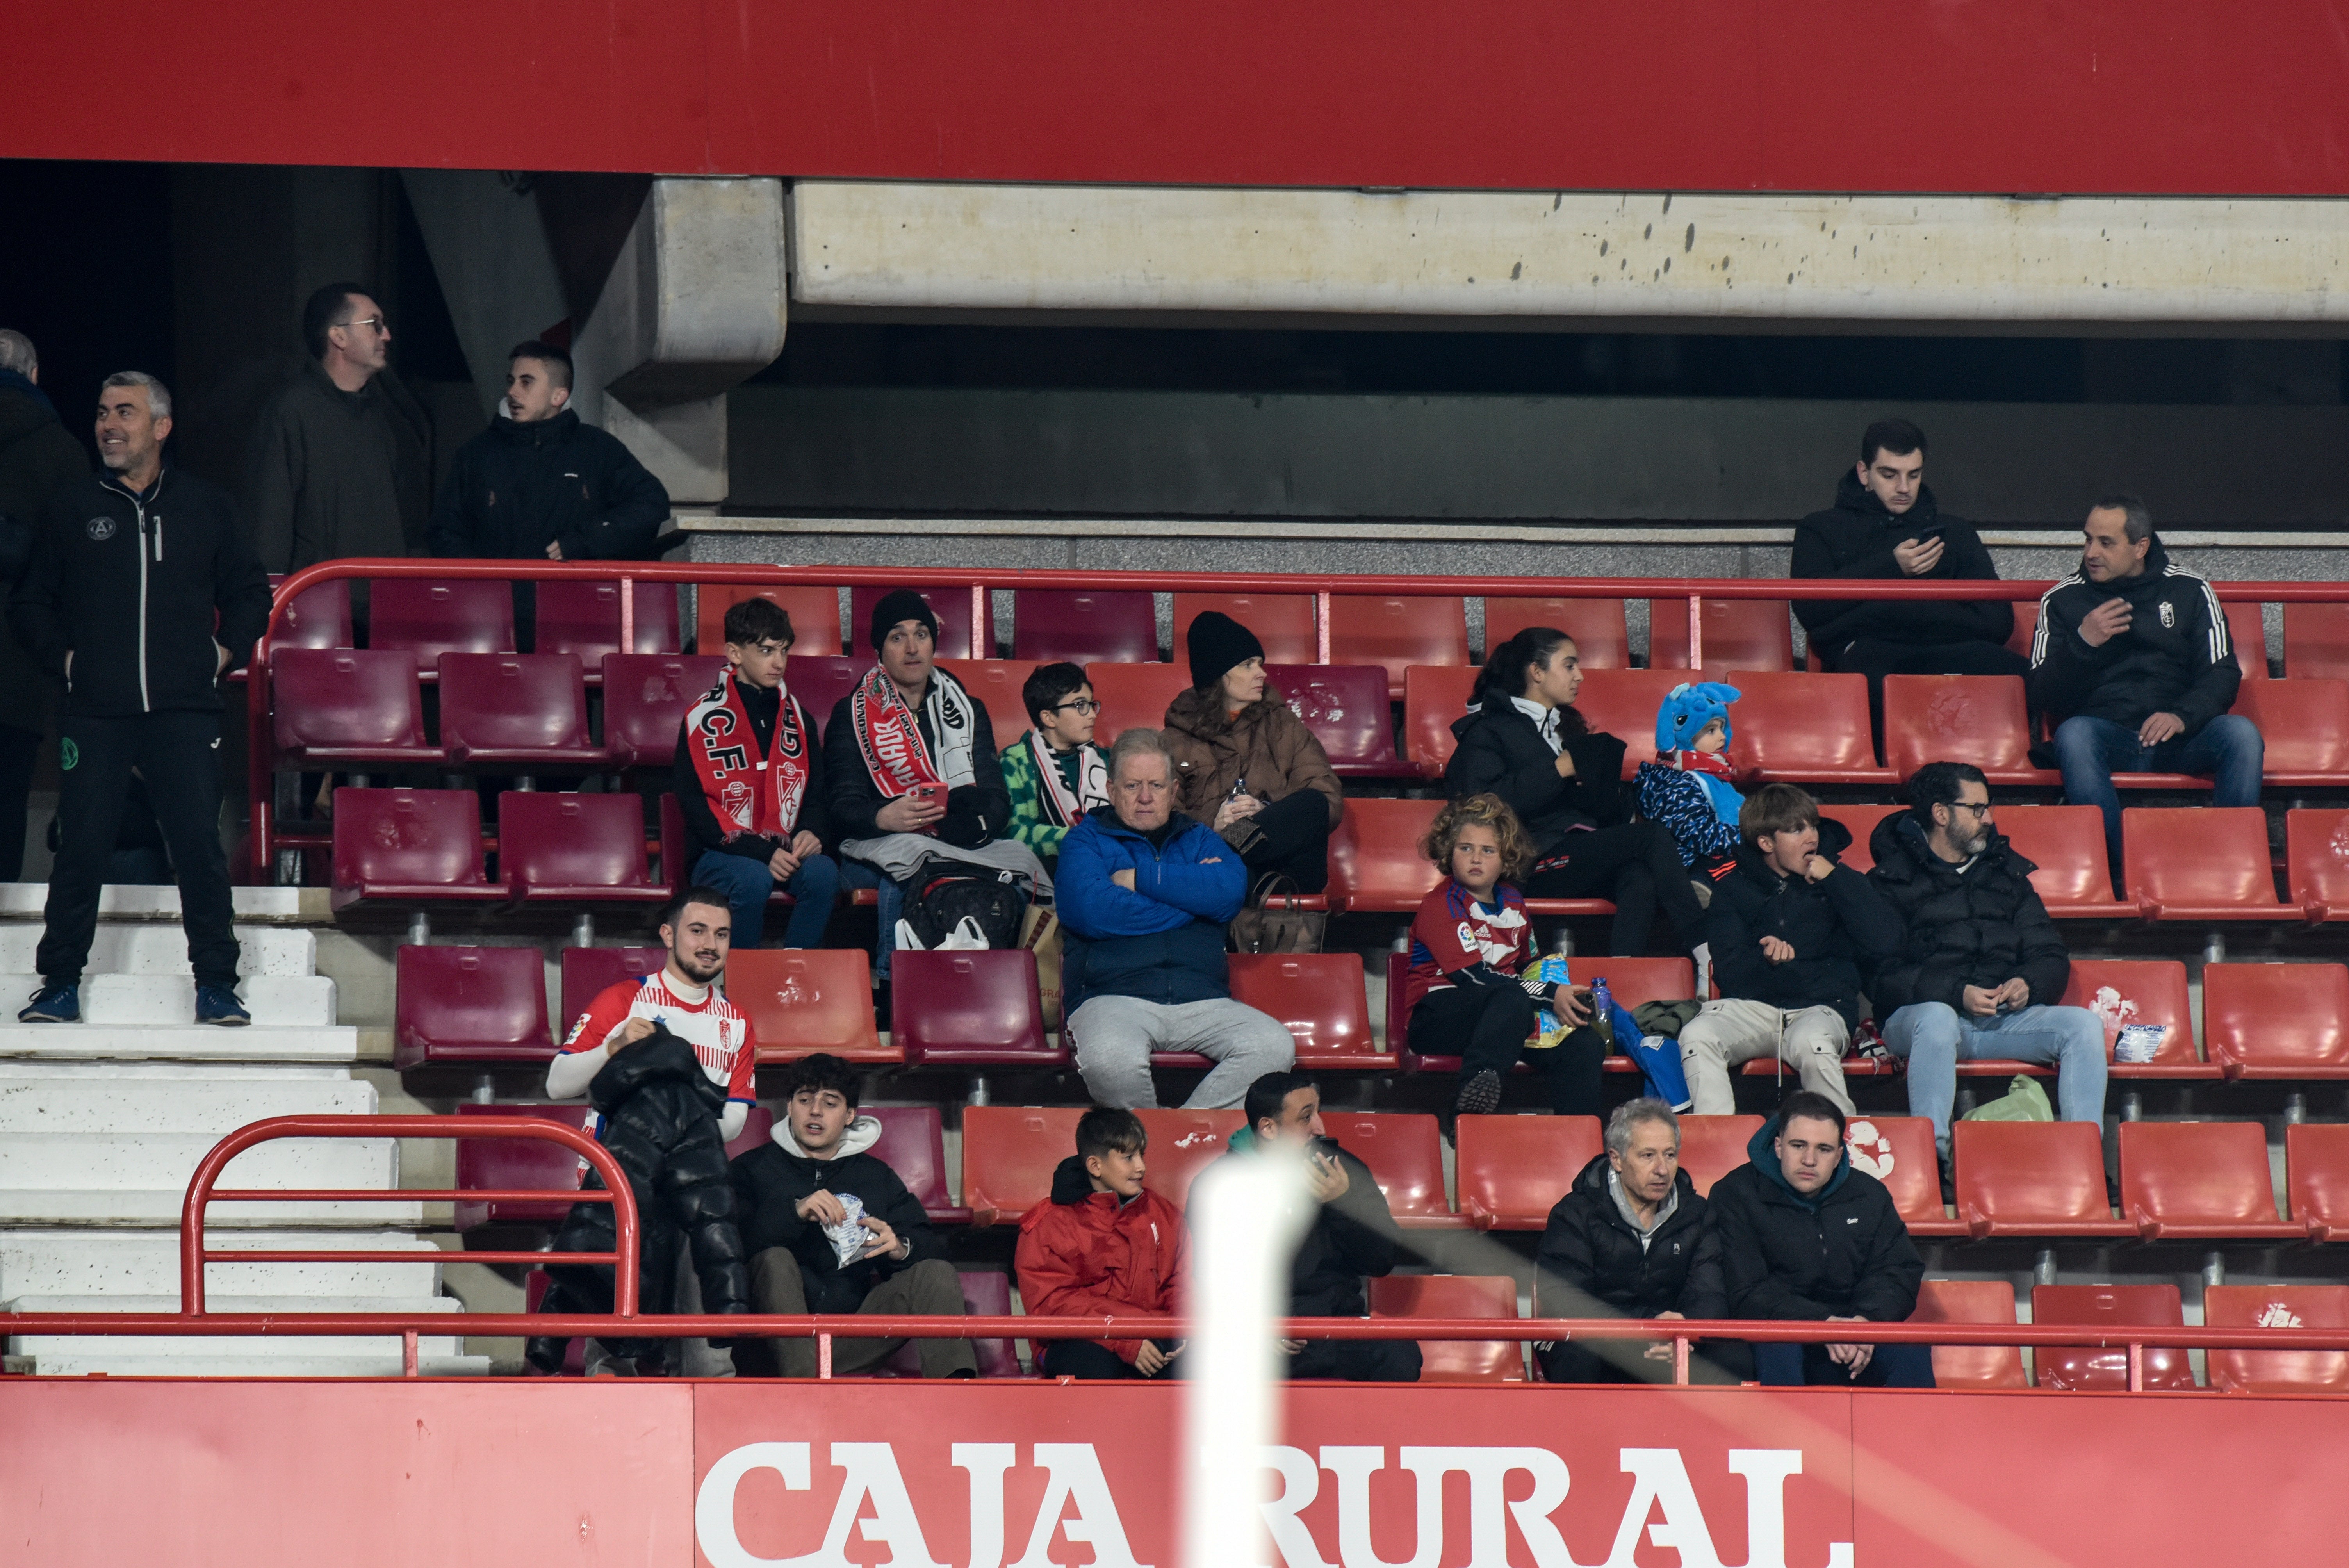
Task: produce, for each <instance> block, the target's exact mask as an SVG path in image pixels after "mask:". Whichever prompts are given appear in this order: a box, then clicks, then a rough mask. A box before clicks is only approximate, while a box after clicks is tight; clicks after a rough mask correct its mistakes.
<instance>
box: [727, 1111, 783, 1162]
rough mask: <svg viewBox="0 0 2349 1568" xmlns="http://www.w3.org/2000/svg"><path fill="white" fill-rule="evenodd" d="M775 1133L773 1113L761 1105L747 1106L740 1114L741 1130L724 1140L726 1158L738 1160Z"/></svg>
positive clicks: (767, 1140) (771, 1137) (768, 1139)
mask: <svg viewBox="0 0 2349 1568" xmlns="http://www.w3.org/2000/svg"><path fill="white" fill-rule="evenodd" d="M774 1135H775V1113H774V1112H773V1111H771V1110H769V1109H767V1108H766V1107H765V1106H763V1105H754V1106H750V1107H748V1108H747V1109H745V1110H744V1112H743V1116H742V1130H741V1131H740V1132H738V1133H736V1134H735V1135H734V1136H733V1137H731V1138H730V1139H728V1140H726V1158H727V1159H729V1160H739V1159H740V1158H741V1157H742V1156H743V1155H745V1154H748V1153H750V1150H753V1149H756V1148H758V1147H759V1145H761V1143H766V1142H769V1141H771V1140H772V1139H773V1137H774Z"/></svg>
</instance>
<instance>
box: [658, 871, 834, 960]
mask: <svg viewBox="0 0 2349 1568" xmlns="http://www.w3.org/2000/svg"><path fill="white" fill-rule="evenodd" d="M693 880H694V881H695V882H699V883H701V884H702V885H703V886H705V887H714V888H716V889H717V890H718V891H719V892H722V893H724V894H725V895H726V904H727V907H728V908H729V909H730V910H732V911H733V913H734V937H733V945H734V946H736V947H756V946H758V945H760V939H761V936H762V935H763V934H765V932H766V928H767V900H768V899H769V898H770V897H771V895H772V894H773V892H774V891H775V873H774V872H771V871H769V870H768V869H767V862H766V861H754V860H752V859H750V856H748V855H730V854H727V853H725V852H724V851H720V850H704V851H702V852H701V858H700V859H699V860H698V861H694V862H693ZM783 891H784V892H788V893H790V894H791V895H792V898H793V899H794V900H796V901H797V902H796V903H794V904H793V905H792V919H791V923H790V924H789V925H786V926H785V927H784V928H783V945H784V946H786V947H821V946H823V928H824V926H825V925H827V924H828V923H830V922H831V920H832V903H833V899H834V898H836V897H838V896H839V893H840V866H839V864H838V863H837V862H835V861H833V859H832V857H831V856H829V855H810V856H809V857H808V858H807V859H805V860H803V861H801V862H800V869H799V870H798V871H797V872H794V873H793V874H792V880H791V881H790V882H786V883H784V884H783Z"/></svg>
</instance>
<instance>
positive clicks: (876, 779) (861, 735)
mask: <svg viewBox="0 0 2349 1568" xmlns="http://www.w3.org/2000/svg"><path fill="white" fill-rule="evenodd" d="M922 710H923V712H925V713H926V714H927V715H928V716H929V720H930V732H931V734H932V735H933V736H934V737H936V756H935V757H934V756H933V755H932V754H931V751H932V748H931V742H929V741H927V740H925V739H924V738H922V727H921V724H920V722H919V721H918V720H917V719H916V717H915V716H914V710H913V709H912V708H911V707H908V706H906V703H905V696H904V695H903V694H901V693H900V692H899V691H898V690H897V683H896V682H895V681H893V680H891V679H890V678H889V672H888V671H886V670H885V669H883V668H882V667H881V666H880V665H874V666H873V667H872V669H871V670H869V671H867V672H866V673H865V676H864V679H863V680H861V681H859V682H857V683H856V690H855V691H854V692H853V693H851V694H850V696H849V699H848V718H849V722H850V723H851V724H852V725H854V727H855V730H856V748H857V750H858V751H860V752H862V753H863V754H864V771H865V772H867V773H868V774H870V775H872V778H873V783H874V788H875V789H879V790H880V791H881V793H882V795H883V797H884V798H885V799H891V800H895V799H897V798H898V797H900V796H902V795H905V794H907V793H909V792H911V791H912V790H913V789H914V788H915V787H916V785H920V784H944V785H945V786H946V787H947V789H959V788H960V787H961V786H963V785H965V784H971V783H976V782H977V781H978V774H977V773H976V772H975V771H974V770H973V769H972V767H971V747H972V743H973V741H974V740H976V739H977V738H978V725H977V721H976V720H974V719H973V718H972V717H971V701H970V694H969V693H968V692H967V691H965V690H963V689H962V683H961V682H960V681H957V680H956V679H955V678H954V676H950V675H948V674H947V672H946V671H944V670H941V669H933V670H931V671H930V693H929V696H927V697H926V698H924V699H923V702H922Z"/></svg>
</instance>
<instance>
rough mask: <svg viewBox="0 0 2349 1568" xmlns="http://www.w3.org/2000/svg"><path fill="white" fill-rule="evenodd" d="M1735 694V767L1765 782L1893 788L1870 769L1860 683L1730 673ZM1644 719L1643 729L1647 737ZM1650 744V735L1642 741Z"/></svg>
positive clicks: (1878, 770)
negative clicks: (1749, 772) (1877, 785)
mask: <svg viewBox="0 0 2349 1568" xmlns="http://www.w3.org/2000/svg"><path fill="white" fill-rule="evenodd" d="M1725 678H1726V679H1727V680H1728V682H1729V684H1730V685H1732V686H1735V687H1736V688H1737V689H1738V691H1739V693H1740V694H1741V695H1740V696H1739V697H1738V700H1737V702H1736V704H1735V705H1734V706H1733V707H1732V708H1731V709H1730V718H1731V722H1732V724H1733V727H1734V728H1735V729H1736V732H1737V738H1736V741H1735V743H1734V746H1733V754H1734V755H1735V756H1736V758H1737V760H1738V763H1739V765H1740V766H1741V767H1744V768H1746V769H1751V770H1752V772H1753V776H1754V778H1755V779H1760V780H1763V781H1764V782H1768V781H1770V780H1774V779H1790V780H1792V779H1799V780H1802V781H1804V782H1806V783H1817V784H1881V785H1887V786H1889V785H1890V784H1892V783H1893V782H1894V781H1895V780H1894V778H1893V772H1892V769H1889V768H1883V767H1879V766H1878V764H1877V761H1876V743H1875V741H1873V740H1872V739H1870V738H1869V737H1868V678H1867V677H1866V676H1857V675H1842V676H1837V675H1793V674H1775V673H1771V672H1766V671H1752V670H1736V671H1733V672H1731V673H1730V674H1729V675H1728V676H1726V677H1725ZM1654 727H1655V726H1654V722H1653V719H1652V717H1651V720H1650V724H1649V728H1650V730H1651V731H1652V730H1653V729H1654ZM1650 739H1651V741H1652V740H1653V739H1654V737H1653V735H1652V734H1651V736H1650Z"/></svg>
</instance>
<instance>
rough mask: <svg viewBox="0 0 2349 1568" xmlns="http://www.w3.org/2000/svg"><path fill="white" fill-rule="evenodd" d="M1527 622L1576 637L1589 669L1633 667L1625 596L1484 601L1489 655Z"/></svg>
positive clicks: (1489, 597) (1576, 648)
mask: <svg viewBox="0 0 2349 1568" xmlns="http://www.w3.org/2000/svg"><path fill="white" fill-rule="evenodd" d="M1528 626H1551V627H1555V628H1556V629H1557V630H1558V631H1561V632H1564V633H1565V634H1567V635H1568V636H1569V637H1572V638H1573V639H1574V652H1575V656H1576V657H1577V658H1578V659H1580V660H1581V661H1582V667H1583V668H1584V669H1586V670H1623V669H1629V668H1630V667H1631V638H1630V633H1629V632H1627V631H1626V630H1625V629H1624V625H1623V601H1622V600H1620V599H1526V598H1507V599H1504V598H1497V597H1495V596H1493V595H1490V594H1487V595H1486V596H1485V657H1486V658H1488V659H1489V658H1491V657H1492V656H1493V650H1494V649H1495V648H1497V647H1499V646H1500V645H1502V644H1503V643H1506V642H1507V641H1508V640H1509V639H1510V638H1511V637H1514V636H1516V634H1518V633H1519V632H1522V631H1524V630H1525V629H1526V627H1528Z"/></svg>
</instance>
